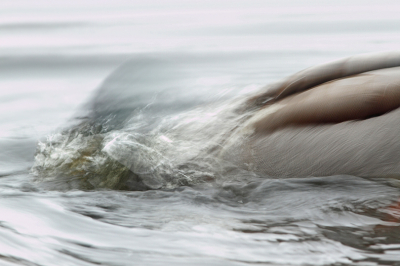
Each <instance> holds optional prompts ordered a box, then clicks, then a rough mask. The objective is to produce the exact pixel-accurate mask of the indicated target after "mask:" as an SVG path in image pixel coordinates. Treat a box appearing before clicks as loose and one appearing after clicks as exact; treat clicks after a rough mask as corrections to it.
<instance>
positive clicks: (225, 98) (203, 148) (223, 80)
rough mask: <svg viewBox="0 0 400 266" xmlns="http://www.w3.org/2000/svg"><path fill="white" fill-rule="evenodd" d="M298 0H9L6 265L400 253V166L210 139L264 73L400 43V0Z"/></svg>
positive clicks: (1, 242) (370, 260) (274, 260)
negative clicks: (292, 155)
mask: <svg viewBox="0 0 400 266" xmlns="http://www.w3.org/2000/svg"><path fill="white" fill-rule="evenodd" d="M301 2H302V3H301V4H300V2H297V1H265V0H263V1H255V0H252V1H239V0H235V1H215V0H214V1H179V0H174V1H155V0H154V1H112V2H109V1H108V2H105V1H104V2H101V1H89V0H87V1H75V0H73V1H68V2H66V3H61V1H58V3H55V2H54V1H47V0H46V1H45V0H40V1H35V3H33V2H31V1H12V2H10V1H9V2H1V3H0V102H1V105H0V110H1V116H0V265H7V266H8V265H29V266H30V265H252V264H260V265H400V223H399V219H400V189H399V187H400V185H399V182H398V181H397V180H379V179H364V178H360V177H356V176H331V177H308V178H291V179H287V178H283V177H282V178H269V177H267V176H257V175H255V174H254V173H250V172H245V171H241V170H240V169H234V168H229V169H230V170H227V169H226V167H225V166H224V165H222V166H221V164H220V162H218V161H217V160H216V158H215V157H213V156H212V152H211V151H213V150H215V147H217V146H218V143H219V141H220V140H221V138H223V137H224V135H223V133H224V132H229V130H231V128H232V127H234V126H235V123H239V122H240V119H238V118H237V117H235V110H236V108H237V106H240V101H241V100H242V99H245V97H246V95H249V94H251V93H252V92H254V91H257V90H258V89H259V88H260V87H261V86H263V85H265V84H267V83H269V82H272V81H275V80H277V79H279V78H282V77H285V76H286V75H290V74H292V73H294V72H296V71H299V70H301V69H303V68H306V67H309V66H312V65H315V64H319V63H323V62H326V61H329V60H334V59H337V58H341V57H344V56H349V55H354V54H357V53H363V52H374V51H382V50H396V49H397V50H398V49H399V47H400V27H399V25H400V17H399V16H398V14H399V11H400V3H399V2H398V1H394V0H393V1H335V2H334V3H333V2H332V1H301ZM224 167H225V168H224ZM128 168H130V169H132V171H133V172H135V174H136V175H132V174H130V173H131V172H130V171H129V170H127V169H128ZM137 176H140V178H138V177H137Z"/></svg>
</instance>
